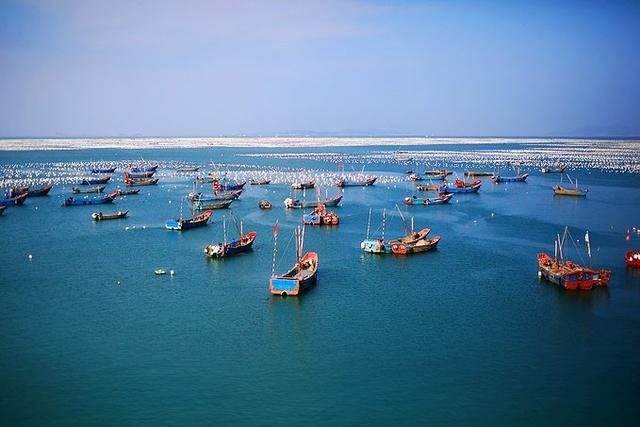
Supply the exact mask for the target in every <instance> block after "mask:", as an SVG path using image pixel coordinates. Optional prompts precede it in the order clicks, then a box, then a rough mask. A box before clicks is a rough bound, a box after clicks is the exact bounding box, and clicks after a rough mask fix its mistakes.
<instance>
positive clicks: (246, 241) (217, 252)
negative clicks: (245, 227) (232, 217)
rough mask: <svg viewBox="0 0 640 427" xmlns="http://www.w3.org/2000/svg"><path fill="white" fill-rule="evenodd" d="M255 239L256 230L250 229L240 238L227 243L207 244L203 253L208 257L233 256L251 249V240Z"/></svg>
mask: <svg viewBox="0 0 640 427" xmlns="http://www.w3.org/2000/svg"><path fill="white" fill-rule="evenodd" d="M255 239H256V232H255V231H251V232H249V233H247V234H245V235H244V236H242V238H241V239H240V240H235V241H233V242H230V243H227V244H224V243H213V244H210V245H207V246H206V247H205V248H204V253H205V254H206V255H207V256H208V257H210V258H226V257H230V256H234V255H237V254H240V253H242V252H248V251H250V250H251V249H253V242H254V241H255Z"/></svg>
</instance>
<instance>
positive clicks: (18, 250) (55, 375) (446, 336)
mask: <svg viewBox="0 0 640 427" xmlns="http://www.w3.org/2000/svg"><path fill="white" fill-rule="evenodd" d="M316 142H317V141H316ZM0 144H1V142H0ZM123 147H125V148H126V144H125V145H124V146H123ZM13 148H15V147H13V146H12V149H10V150H3V151H0V183H1V184H2V185H3V186H4V187H8V186H11V185H18V184H23V185H29V184H30V185H32V186H33V187H34V188H35V187H38V186H39V185H42V184H44V183H46V182H52V183H54V188H53V190H52V191H51V193H50V194H49V196H48V197H42V198H30V199H27V201H26V202H25V204H24V205H23V206H20V207H8V208H7V209H6V210H5V212H4V214H3V215H2V216H0V230H1V243H0V260H1V262H2V268H0V382H1V387H0V414H1V419H2V423H3V424H4V425H83V426H84V425H180V426H184V425H234V426H236V425H287V426H288V425H305V424H306V425H505V426H511V425H536V426H537V425H541V424H545V425H563V426H565V425H635V423H636V422H637V421H638V419H640V406H639V405H638V404H637V396H638V392H640V369H639V367H638V364H639V363H640V271H638V270H631V269H627V268H625V259H624V254H625V251H627V250H630V249H640V173H639V172H640V171H639V167H640V159H639V158H638V156H639V154H638V153H639V152H640V150H638V148H640V142H638V141H598V140H593V141H583V140H580V141H569V142H567V141H553V140H542V141H533V142H531V141H528V142H522V141H517V140H514V141H501V142H500V143H495V142H494V141H490V142H486V143H484V144H476V143H473V142H472V141H464V140H463V141H455V142H452V143H447V142H445V143H442V144H437V145H429V144H419V143H418V144H415V143H412V144H407V145H405V144H404V141H403V140H402V139H399V140H398V141H396V142H394V143H393V144H385V145H376V144H375V140H373V141H370V143H369V144H368V145H367V144H364V145H363V144H360V145H349V144H346V143H345V145H341V144H340V141H338V143H337V144H336V143H335V141H334V142H333V143H332V144H327V145H323V144H322V143H320V144H315V146H306V147H305V146H304V144H301V145H298V146H287V147H280V146H278V145H277V144H273V145H272V146H262V147H247V146H243V147H232V146H213V147H206V146H205V147H195V148H194V147H188V146H185V147H162V148H153V147H145V148H129V149H125V148H91V149H82V148H78V147H75V149H58V148H52V149H49V150H35V149H31V148H29V149H20V150H16V149H13ZM560 163H565V164H567V172H568V177H567V175H564V176H563V177H562V180H563V181H562V182H563V185H566V186H571V185H574V184H575V182H576V180H577V182H578V185H579V186H580V187H582V188H588V190H589V192H588V195H587V196H586V197H584V198H574V197H560V196H554V194H553V191H552V186H553V185H554V184H557V183H560V180H561V175H560V174H557V173H552V174H543V173H541V170H540V168H541V167H542V166H557V165H558V164H560ZM143 164H159V165H160V166H159V169H158V173H157V175H156V176H157V177H158V178H160V181H159V184H158V185H156V186H150V187H140V188H141V189H142V191H141V192H140V194H138V195H132V196H126V197H122V198H118V199H117V200H116V201H115V203H114V204H113V205H112V206H109V205H103V206H78V207H62V206H61V203H62V201H63V199H64V198H65V197H67V196H69V195H70V191H71V188H72V187H73V186H74V185H76V184H77V181H78V180H79V179H80V178H82V177H87V176H90V174H89V173H88V168H89V167H92V166H93V167H95V166H108V165H117V166H118V170H117V171H116V172H115V173H114V174H113V177H112V180H111V182H110V183H109V184H108V186H107V189H106V190H105V191H106V192H108V191H111V190H113V189H115V188H116V187H118V186H119V187H124V185H123V179H122V171H123V170H125V169H126V168H127V167H129V165H143ZM181 165H193V166H198V167H200V172H199V173H201V174H203V175H206V173H207V172H210V171H211V172H214V173H216V174H217V175H218V176H225V177H226V178H227V179H229V180H230V181H231V180H236V181H244V180H248V179H249V178H252V177H259V178H268V179H271V181H272V182H271V184H269V185H264V186H251V185H249V184H248V183H247V185H246V186H245V191H244V192H243V194H242V196H241V197H240V198H239V200H237V201H235V202H233V203H232V205H231V209H229V210H216V211H214V213H213V220H212V221H211V222H210V224H209V225H208V226H207V227H203V228H199V229H193V230H189V231H185V232H176V231H169V230H166V229H165V228H164V223H165V221H167V220H170V219H173V218H176V217H178V216H179V215H180V214H181V213H182V214H183V215H184V216H188V215H190V213H189V210H190V207H191V205H190V203H189V202H188V200H186V199H185V196H186V195H187V194H188V193H189V192H191V191H193V190H194V189H195V190H196V191H203V192H211V188H210V187H209V184H205V185H196V184H194V176H195V173H183V172H176V171H175V168H176V167H178V166H181ZM442 168H445V169H447V170H451V171H453V172H454V174H453V175H452V176H451V177H450V179H451V180H453V179H454V178H455V177H456V176H458V177H461V178H462V177H463V172H464V171H465V170H484V171H492V172H496V173H499V174H500V175H503V176H508V175H514V174H516V173H518V172H520V173H524V172H528V173H529V174H530V176H529V178H528V179H527V181H526V182H525V183H518V182H515V183H503V184H493V183H492V182H491V180H490V179H489V178H481V179H482V187H481V190H480V191H479V193H478V194H460V195H455V196H454V198H453V199H452V201H451V203H449V204H448V205H440V206H423V205H414V206H407V205H405V204H404V203H403V200H404V198H405V197H413V196H416V198H418V199H421V198H423V197H435V194H433V193H425V192H418V191H416V189H415V183H413V182H411V181H409V180H408V178H407V174H406V173H405V172H408V171H409V170H412V171H415V172H424V171H425V170H431V169H442ZM342 176H347V177H351V178H353V179H357V178H359V177H362V176H378V181H377V182H376V183H375V185H373V186H370V187H349V188H345V189H343V190H341V189H338V188H336V187H335V185H334V182H335V180H336V179H337V178H339V177H342ZM309 179H315V180H316V181H317V183H318V184H319V189H318V190H306V191H304V192H303V191H295V190H292V189H291V183H292V182H294V181H303V180H309ZM569 179H571V182H573V183H574V184H571V183H570V182H569V181H568V180H569ZM422 183H423V184H428V183H429V180H426V181H423V182H422ZM436 183H437V181H436ZM337 194H342V195H343V196H344V198H343V201H342V205H341V206H340V207H337V208H335V209H334V208H330V210H335V212H336V213H337V214H338V215H339V216H340V220H341V222H340V225H339V226H335V227H307V228H306V231H305V242H304V245H305V250H312V251H316V252H317V253H318V255H319V269H318V281H317V285H316V286H315V287H313V288H312V289H310V290H309V291H308V292H306V293H304V294H302V295H300V296H298V297H280V296H271V295H270V293H269V291H268V282H269V278H270V276H271V274H272V271H273V270H274V265H275V272H276V273H283V272H285V271H287V270H288V269H289V268H290V267H291V266H292V265H293V263H294V262H295V259H294V258H295V255H294V246H295V243H294V240H293V233H294V229H295V228H296V226H298V225H300V224H301V217H302V214H303V210H293V209H292V210H285V208H284V205H283V200H284V199H286V198H288V197H290V198H294V199H295V198H297V199H301V200H307V201H309V200H315V199H316V198H317V197H326V196H328V197H331V196H334V195H337ZM80 197H82V196H80ZM261 199H266V200H269V201H271V202H272V204H273V209H271V210H260V209H259V208H258V202H259V201H260V200H261ZM118 210H128V211H129V216H128V218H126V219H122V220H114V221H101V222H96V221H93V220H92V218H91V213H92V212H98V211H103V212H113V211H118ZM223 216H224V221H223ZM383 217H384V218H385V219H384V221H383ZM223 222H224V223H226V224H227V225H228V226H229V227H228V232H227V234H228V238H233V237H234V236H236V235H237V231H236V229H237V228H238V227H239V223H240V222H242V227H243V229H244V230H245V231H250V230H255V231H256V232H257V238H256V242H255V245H254V248H253V251H251V252H248V253H244V254H242V255H238V256H236V257H233V258H226V259H210V258H208V257H206V256H205V254H204V248H205V246H206V245H207V244H209V243H214V242H221V241H222V240H223V226H222V224H223ZM276 222H278V224H279V226H278V227H279V232H278V241H277V252H276V253H275V258H274V250H273V249H274V238H273V229H274V225H275V223H276ZM412 223H413V226H414V227H415V229H421V228H424V227H428V228H429V229H431V236H436V235H438V236H441V241H440V244H439V245H438V248H437V250H434V251H431V252H427V253H423V254H416V255H413V256H396V255H375V254H368V253H364V252H362V250H361V249H360V242H361V241H362V240H364V239H365V238H366V237H367V234H368V235H369V236H370V237H372V238H377V237H382V235H383V233H384V236H385V238H395V237H400V236H402V235H404V234H406V233H407V229H408V228H410V227H411V224H412ZM565 227H568V232H569V237H568V238H567V241H566V244H565V251H566V256H567V257H569V258H570V259H573V260H574V261H576V262H579V263H585V264H588V263H589V262H591V263H592V264H593V266H594V267H597V268H606V269H610V270H611V272H612V278H611V282H610V284H609V286H608V287H607V288H599V289H593V290H591V291H582V292H570V291H565V290H563V289H560V288H558V287H556V286H554V285H552V284H549V283H546V282H544V281H541V280H540V279H539V277H538V268H537V259H536V256H537V254H538V253H540V252H547V253H550V254H553V250H554V239H556V238H557V236H558V235H562V234H563V233H564V230H565ZM587 231H588V232H589V238H590V239H589V240H590V246H591V254H592V257H591V260H589V258H588V255H587V252H586V248H585V242H584V240H585V233H586V232H587ZM274 259H275V263H274ZM156 269H164V270H165V271H167V272H169V271H171V270H173V272H174V274H173V275H170V274H166V275H164V276H157V275H155V274H154V270H156Z"/></svg>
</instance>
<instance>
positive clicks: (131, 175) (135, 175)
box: [127, 171, 156, 178]
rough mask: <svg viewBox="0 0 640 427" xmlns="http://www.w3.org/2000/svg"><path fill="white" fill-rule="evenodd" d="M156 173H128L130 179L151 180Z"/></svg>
mask: <svg viewBox="0 0 640 427" xmlns="http://www.w3.org/2000/svg"><path fill="white" fill-rule="evenodd" d="M155 173H156V171H148V172H127V176H128V177H129V178H151V177H152V176H153V175H155Z"/></svg>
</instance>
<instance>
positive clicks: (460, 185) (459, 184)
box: [455, 178, 482, 188]
mask: <svg viewBox="0 0 640 427" xmlns="http://www.w3.org/2000/svg"><path fill="white" fill-rule="evenodd" d="M476 185H482V181H480V180H479V179H476V180H474V181H463V180H461V179H460V178H456V181H455V186H456V188H469V187H475V186H476Z"/></svg>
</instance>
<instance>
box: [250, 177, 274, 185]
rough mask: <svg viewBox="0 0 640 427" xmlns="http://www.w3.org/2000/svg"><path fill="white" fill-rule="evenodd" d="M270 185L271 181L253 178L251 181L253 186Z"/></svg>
mask: <svg viewBox="0 0 640 427" xmlns="http://www.w3.org/2000/svg"><path fill="white" fill-rule="evenodd" d="M269 183H271V180H270V179H253V178H251V179H250V180H249V184H251V185H267V184H269Z"/></svg>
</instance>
